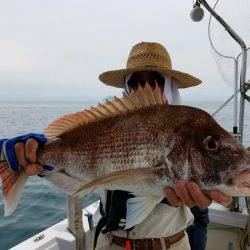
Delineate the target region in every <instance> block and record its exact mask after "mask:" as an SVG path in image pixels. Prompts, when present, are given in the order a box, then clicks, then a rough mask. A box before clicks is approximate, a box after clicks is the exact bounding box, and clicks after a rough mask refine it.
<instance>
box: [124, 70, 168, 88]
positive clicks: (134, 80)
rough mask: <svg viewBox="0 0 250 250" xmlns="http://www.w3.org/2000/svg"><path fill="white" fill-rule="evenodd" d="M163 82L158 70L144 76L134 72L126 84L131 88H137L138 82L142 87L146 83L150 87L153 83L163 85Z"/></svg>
mask: <svg viewBox="0 0 250 250" xmlns="http://www.w3.org/2000/svg"><path fill="white" fill-rule="evenodd" d="M164 82H165V79H164V77H162V76H161V75H160V74H159V73H158V72H152V73H150V74H148V75H147V76H146V77H143V76H141V75H139V74H137V73H134V74H133V75H132V76H131V77H130V79H129V81H128V86H129V87H130V88H131V89H137V88H138V85H139V84H140V85H141V86H142V87H144V86H145V84H146V83H148V84H149V85H150V86H151V87H154V86H155V84H156V83H157V84H158V86H159V87H163V86H164Z"/></svg>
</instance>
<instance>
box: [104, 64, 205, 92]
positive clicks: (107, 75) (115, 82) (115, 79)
mask: <svg viewBox="0 0 250 250" xmlns="http://www.w3.org/2000/svg"><path fill="white" fill-rule="evenodd" d="M145 70H147V71H156V72H159V73H160V74H163V75H167V76H172V77H173V78H175V80H176V84H177V87H178V88H188V87H192V86H196V85H198V84H200V83H201V82H202V81H201V80H200V79H198V78H196V77H194V76H192V75H189V74H187V73H183V72H180V71H177V70H173V69H169V68H166V67H150V66H149V67H145V66H143V67H136V68H133V69H121V70H111V71H107V72H104V73H102V74H100V75H99V79H100V81H102V82H103V83H105V84H107V85H111V86H114V87H117V88H124V79H125V76H126V75H128V74H133V73H135V72H138V71H145Z"/></svg>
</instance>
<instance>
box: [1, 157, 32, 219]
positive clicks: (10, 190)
mask: <svg viewBox="0 0 250 250" xmlns="http://www.w3.org/2000/svg"><path fill="white" fill-rule="evenodd" d="M0 177H1V179H2V190H3V201H4V216H9V215H10V214H12V213H13V212H14V211H15V209H16V206H17V203H18V201H19V200H20V198H21V195H22V192H23V188H24V185H25V183H26V181H27V179H28V176H27V175H26V174H25V173H24V171H19V172H17V171H14V170H12V169H11V168H10V167H9V165H8V163H7V162H6V161H4V162H0Z"/></svg>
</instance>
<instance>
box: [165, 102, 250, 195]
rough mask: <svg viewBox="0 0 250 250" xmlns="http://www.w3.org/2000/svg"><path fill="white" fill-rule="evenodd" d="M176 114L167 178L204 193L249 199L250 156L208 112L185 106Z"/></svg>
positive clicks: (167, 158)
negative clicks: (195, 185)
mask: <svg viewBox="0 0 250 250" xmlns="http://www.w3.org/2000/svg"><path fill="white" fill-rule="evenodd" d="M178 112H179V113H178ZM174 114H175V117H176V118H173V120H172V122H173V124H175V125H173V126H172V127H175V129H174V130H173V131H172V135H171V136H172V138H173V140H172V142H173V143H172V145H171V144H168V147H167V149H166V148H165V152H166V153H165V155H164V161H165V166H166V169H167V170H166V171H165V172H167V173H168V174H167V175H168V176H171V179H174V182H176V181H177V180H178V179H185V180H187V181H195V182H196V183H197V184H198V185H199V186H200V187H201V188H202V189H203V190H215V189H216V190H220V191H221V192H223V193H225V194H228V195H231V196H250V152H249V151H248V150H247V149H245V148H244V147H243V146H242V145H241V143H240V142H239V141H238V140H237V139H236V138H235V137H234V136H233V135H232V134H230V133H229V132H227V131H226V130H225V129H223V128H222V127H221V126H220V125H219V124H218V123H217V122H216V121H215V120H214V119H213V117H211V115H209V114H208V113H207V112H205V111H203V110H200V109H197V108H191V107H184V106H183V108H181V107H180V108H179V111H178V109H177V108H176V110H175V111H174Z"/></svg>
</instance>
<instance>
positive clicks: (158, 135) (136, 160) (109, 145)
mask: <svg viewBox="0 0 250 250" xmlns="http://www.w3.org/2000/svg"><path fill="white" fill-rule="evenodd" d="M45 136H46V137H47V138H48V139H49V142H48V143H47V145H45V146H44V147H42V148H40V149H39V151H38V154H37V161H38V163H39V164H46V165H51V166H53V167H54V170H53V171H52V172H51V173H49V174H47V175H46V176H45V177H44V178H46V179H47V180H48V181H50V182H52V183H54V184H55V185H57V186H58V187H60V188H63V189H64V190H65V191H66V192H67V193H69V194H74V195H83V194H86V193H89V192H91V191H93V190H97V187H98V188H100V187H102V188H108V189H121V190H127V191H129V192H131V193H133V194H134V195H136V196H139V198H132V199H131V200H129V201H128V210H129V213H131V214H132V213H133V214H136V211H139V210H138V209H137V208H138V206H139V205H138V204H140V206H141V205H142V204H143V206H144V207H145V206H146V207H148V210H147V212H145V215H144V217H143V218H145V216H146V214H148V213H149V212H150V211H151V210H152V208H153V207H154V206H155V204H157V203H158V202H159V201H160V200H161V199H162V197H163V187H164V186H167V185H168V186H173V187H175V183H176V181H177V180H179V179H184V180H193V181H195V182H196V183H198V185H199V186H200V187H202V189H204V190H211V189H218V190H220V191H222V192H224V193H225V194H228V195H233V196H248V195H250V154H249V152H248V151H247V150H246V149H245V148H244V147H243V146H242V145H241V144H240V143H239V142H238V141H237V140H236V139H235V138H234V137H233V136H232V135H231V134H230V133H228V132H227V131H225V130H224V129H223V128H222V127H220V126H219V125H218V124H217V122H216V121H215V120H214V119H213V118H212V117H211V116H210V115H209V114H208V113H206V112H204V111H202V110H200V109H197V108H193V107H187V106H171V105H168V104H167V102H166V101H165V100H164V98H163V97H162V95H161V94H160V90H159V87H158V86H156V88H155V89H151V87H150V86H149V85H146V86H145V88H144V89H142V88H141V87H140V88H139V89H138V91H137V92H136V93H135V92H133V93H132V94H131V95H130V96H127V95H124V97H123V98H121V99H118V98H114V99H113V100H112V101H111V102H109V101H107V102H106V103H105V104H104V105H98V106H97V107H96V108H91V109H89V110H85V111H82V112H78V113H76V114H71V115H67V116H64V117H62V118H59V119H58V120H56V121H55V122H53V123H52V124H51V125H49V127H48V128H47V130H46V131H45ZM0 173H1V177H2V181H3V185H2V186H3V195H4V202H5V215H9V214H10V213H12V212H13V211H14V210H15V208H16V204H17V201H18V199H19V198H20V196H21V191H22V187H23V186H24V184H25V181H26V179H27V176H26V175H25V173H24V172H23V171H21V172H14V171H12V170H11V169H10V168H9V167H8V166H7V165H6V162H5V163H1V167H0ZM143 218H142V219H143ZM129 225H130V226H131V225H132V224H129Z"/></svg>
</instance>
